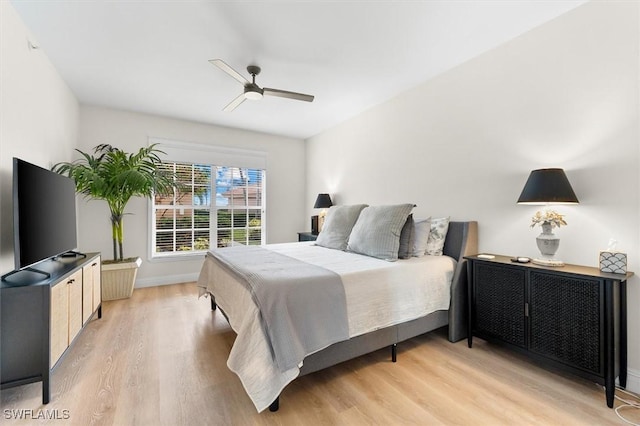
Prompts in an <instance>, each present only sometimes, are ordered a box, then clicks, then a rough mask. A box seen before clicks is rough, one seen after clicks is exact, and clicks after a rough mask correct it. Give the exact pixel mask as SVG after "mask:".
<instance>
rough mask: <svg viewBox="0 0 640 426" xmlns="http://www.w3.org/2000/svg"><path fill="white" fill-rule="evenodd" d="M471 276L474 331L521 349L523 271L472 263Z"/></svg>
mask: <svg viewBox="0 0 640 426" xmlns="http://www.w3.org/2000/svg"><path fill="white" fill-rule="evenodd" d="M474 274H475V277H474V299H475V306H474V315H475V321H474V324H475V328H476V331H477V332H479V333H481V334H487V335H489V336H490V337H497V338H499V339H501V340H504V341H505V342H508V343H511V344H514V345H518V346H521V347H524V346H525V343H526V342H525V324H526V323H525V321H526V319H525V316H524V303H525V275H524V271H523V270H522V269H516V268H509V267H506V268H505V267H504V266H503V265H491V264H484V263H481V262H476V263H475V265H474Z"/></svg>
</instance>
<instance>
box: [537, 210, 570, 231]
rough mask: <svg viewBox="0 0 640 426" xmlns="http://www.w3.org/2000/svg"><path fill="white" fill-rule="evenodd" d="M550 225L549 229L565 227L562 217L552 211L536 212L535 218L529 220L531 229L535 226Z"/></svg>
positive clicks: (565, 223)
mask: <svg viewBox="0 0 640 426" xmlns="http://www.w3.org/2000/svg"><path fill="white" fill-rule="evenodd" d="M545 224H549V225H551V228H552V229H553V228H555V227H558V228H560V226H561V225H565V226H566V225H567V222H566V221H565V220H564V215H561V214H560V213H558V212H556V211H554V210H546V211H545V212H544V213H543V212H541V211H537V212H536V214H535V216H533V217H532V218H531V227H532V228H533V227H534V226H536V225H541V226H542V225H545Z"/></svg>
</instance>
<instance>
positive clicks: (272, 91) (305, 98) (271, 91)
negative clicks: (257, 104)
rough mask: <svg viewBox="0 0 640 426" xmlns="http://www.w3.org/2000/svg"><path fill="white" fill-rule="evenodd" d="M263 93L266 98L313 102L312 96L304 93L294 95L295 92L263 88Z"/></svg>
mask: <svg viewBox="0 0 640 426" xmlns="http://www.w3.org/2000/svg"><path fill="white" fill-rule="evenodd" d="M262 90H263V91H264V93H263V94H264V95H265V96H266V95H268V96H278V97H281V98H289V99H295V100H297V101H305V102H313V99H314V96H312V95H305V94H304V93H296V92H288V91H286V90H278V89H269V88H268V87H265V88H263V89H262Z"/></svg>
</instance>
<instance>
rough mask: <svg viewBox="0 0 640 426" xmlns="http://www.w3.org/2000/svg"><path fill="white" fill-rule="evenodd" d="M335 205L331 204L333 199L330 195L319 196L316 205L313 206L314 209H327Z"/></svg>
mask: <svg viewBox="0 0 640 426" xmlns="http://www.w3.org/2000/svg"><path fill="white" fill-rule="evenodd" d="M332 205H333V203H332V202H331V197H329V194H318V198H316V203H315V204H314V205H313V208H314V209H326V208H329V207H331V206H332Z"/></svg>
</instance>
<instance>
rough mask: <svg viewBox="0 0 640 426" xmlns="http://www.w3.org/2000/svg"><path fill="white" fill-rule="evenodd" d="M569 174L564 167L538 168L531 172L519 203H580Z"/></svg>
mask: <svg viewBox="0 0 640 426" xmlns="http://www.w3.org/2000/svg"><path fill="white" fill-rule="evenodd" d="M578 202H579V201H578V197H576V194H575V192H573V188H571V184H570V183H569V179H567V175H566V174H565V173H564V170H562V169H538V170H534V171H532V172H531V174H530V175H529V179H527V183H525V185H524V189H523V190H522V194H520V198H518V204H578Z"/></svg>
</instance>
